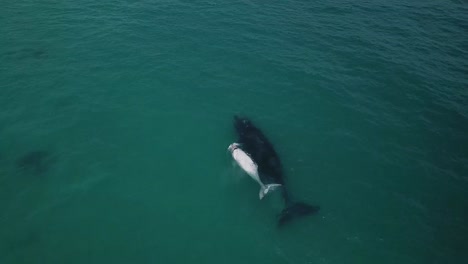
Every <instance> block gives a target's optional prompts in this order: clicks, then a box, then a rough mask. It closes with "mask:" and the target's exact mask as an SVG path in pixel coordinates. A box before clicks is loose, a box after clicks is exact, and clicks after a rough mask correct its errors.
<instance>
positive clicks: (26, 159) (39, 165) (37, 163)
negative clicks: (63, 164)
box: [16, 150, 53, 176]
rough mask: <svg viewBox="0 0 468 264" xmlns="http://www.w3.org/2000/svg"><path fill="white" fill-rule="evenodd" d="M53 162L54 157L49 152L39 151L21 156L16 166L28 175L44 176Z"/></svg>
mask: <svg viewBox="0 0 468 264" xmlns="http://www.w3.org/2000/svg"><path fill="white" fill-rule="evenodd" d="M52 162H53V159H52V155H51V154H50V153H49V152H47V151H43V150H38V151H31V152H28V153H26V154H24V155H23V156H21V157H20V158H19V159H18V160H17V162H16V166H17V168H18V169H20V170H21V171H24V172H26V173H29V174H34V175H38V176H42V175H44V174H46V173H47V172H48V171H49V170H50V167H51V166H52Z"/></svg>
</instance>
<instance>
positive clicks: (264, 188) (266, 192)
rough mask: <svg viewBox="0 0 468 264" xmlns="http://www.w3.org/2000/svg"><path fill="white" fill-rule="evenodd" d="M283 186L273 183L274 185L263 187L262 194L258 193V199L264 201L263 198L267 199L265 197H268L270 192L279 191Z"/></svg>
mask: <svg viewBox="0 0 468 264" xmlns="http://www.w3.org/2000/svg"><path fill="white" fill-rule="evenodd" d="M281 186H282V185H281V184H278V183H272V184H267V185H265V186H262V187H261V188H260V192H259V193H258V197H259V198H260V200H261V199H263V197H265V195H267V194H268V193H269V192H272V191H274V190H276V189H278V188H279V187H281Z"/></svg>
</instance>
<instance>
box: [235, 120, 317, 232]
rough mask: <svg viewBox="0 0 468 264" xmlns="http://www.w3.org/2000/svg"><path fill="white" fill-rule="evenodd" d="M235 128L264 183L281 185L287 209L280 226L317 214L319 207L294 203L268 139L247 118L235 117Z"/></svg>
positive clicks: (240, 142) (279, 222) (242, 146)
mask: <svg viewBox="0 0 468 264" xmlns="http://www.w3.org/2000/svg"><path fill="white" fill-rule="evenodd" d="M234 128H235V130H236V133H237V135H238V143H239V144H240V147H241V148H242V150H243V151H244V152H246V153H247V154H248V155H249V156H250V157H251V158H252V160H253V161H254V162H255V163H256V164H257V166H258V174H259V177H260V180H261V182H262V183H264V184H265V185H266V184H281V185H282V187H281V191H282V196H283V200H284V204H285V208H284V209H283V211H282V212H281V213H280V215H279V221H278V225H279V226H282V225H284V224H285V223H287V222H289V221H291V220H292V219H294V218H296V217H298V216H305V215H310V214H314V213H317V212H318V211H319V210H320V207H319V206H312V205H308V204H306V203H303V202H294V201H293V200H292V198H291V196H290V194H289V192H288V190H287V188H286V185H285V181H284V177H283V167H282V165H281V160H280V158H279V156H278V154H277V153H276V151H275V149H274V148H273V145H272V144H271V143H270V141H269V140H268V139H267V137H266V136H265V135H264V134H263V133H262V131H260V129H258V128H257V127H255V125H254V124H253V123H252V122H251V121H250V120H249V119H247V118H245V117H238V116H234Z"/></svg>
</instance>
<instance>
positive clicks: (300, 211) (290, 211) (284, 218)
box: [278, 202, 320, 227]
mask: <svg viewBox="0 0 468 264" xmlns="http://www.w3.org/2000/svg"><path fill="white" fill-rule="evenodd" d="M319 210H320V206H314V205H308V204H306V203H302V202H297V203H293V204H291V205H289V206H287V207H286V208H284V209H283V211H281V213H280V215H279V221H278V226H280V227H281V226H283V225H284V224H286V223H288V222H290V221H291V220H292V219H294V218H296V217H299V216H306V215H311V214H315V213H317V212H318V211H319Z"/></svg>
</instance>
